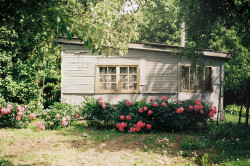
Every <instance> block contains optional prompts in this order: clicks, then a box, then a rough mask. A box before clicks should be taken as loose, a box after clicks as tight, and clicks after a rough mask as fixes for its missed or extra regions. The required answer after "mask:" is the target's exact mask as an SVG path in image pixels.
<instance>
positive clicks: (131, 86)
mask: <svg viewBox="0 0 250 166" xmlns="http://www.w3.org/2000/svg"><path fill="white" fill-rule="evenodd" d="M136 89H137V84H131V83H130V84H129V90H136Z"/></svg>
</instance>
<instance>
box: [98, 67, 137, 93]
mask: <svg viewBox="0 0 250 166" xmlns="http://www.w3.org/2000/svg"><path fill="white" fill-rule="evenodd" d="M95 85H96V86H95V91H96V92H97V93H107V92H108V93H139V87H140V86H139V68H138V66H137V65H126V66H125V65H124V66H114V65H112V66H103V65H99V66H97V67H96V84H95Z"/></svg>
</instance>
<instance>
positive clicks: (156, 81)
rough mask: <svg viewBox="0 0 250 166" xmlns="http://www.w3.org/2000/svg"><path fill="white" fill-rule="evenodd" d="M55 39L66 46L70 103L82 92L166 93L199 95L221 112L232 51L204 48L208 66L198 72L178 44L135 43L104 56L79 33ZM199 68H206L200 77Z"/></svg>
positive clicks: (113, 96)
mask: <svg viewBox="0 0 250 166" xmlns="http://www.w3.org/2000/svg"><path fill="white" fill-rule="evenodd" d="M56 41H57V42H58V43H61V44H62V46H63V51H62V54H61V56H62V64H61V65H62V66H61V75H62V80H61V98H62V100H66V102H68V103H70V104H80V103H81V101H83V100H84V99H83V96H87V97H95V98H98V97H99V96H102V97H103V99H104V101H106V102H110V103H113V104H115V103H117V101H121V100H123V99H127V100H131V101H139V100H142V99H144V98H146V99H149V98H154V99H160V98H161V97H162V96H163V95H165V96H167V97H168V101H179V100H188V99H192V98H193V99H194V98H198V99H200V100H201V101H203V102H206V103H207V104H208V105H211V106H216V107H217V108H219V112H222V110H223V81H224V62H225V61H226V60H228V59H229V58H230V57H231V55H230V54H228V53H225V52H215V51H210V50H204V55H205V56H204V58H205V59H204V60H205V67H203V68H202V69H198V68H197V70H196V71H194V70H191V69H190V61H189V60H188V59H186V58H184V57H183V56H176V55H172V54H171V52H172V50H173V49H178V48H180V47H178V46H169V45H163V44H149V43H138V44H135V43H131V44H129V50H128V54H127V55H126V56H123V57H121V56H115V55H114V56H109V57H105V56H97V55H95V54H92V51H91V50H88V49H86V48H84V47H83V44H82V41H81V40H80V39H77V38H72V39H71V40H67V39H66V38H65V37H59V38H57V39H56ZM197 71H199V72H202V74H201V76H200V77H201V78H199V79H198V78H197ZM219 117H222V114H220V115H219Z"/></svg>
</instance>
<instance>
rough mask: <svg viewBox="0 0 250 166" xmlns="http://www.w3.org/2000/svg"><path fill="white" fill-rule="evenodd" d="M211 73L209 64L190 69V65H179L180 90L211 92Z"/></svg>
mask: <svg viewBox="0 0 250 166" xmlns="http://www.w3.org/2000/svg"><path fill="white" fill-rule="evenodd" d="M212 75H213V74H212V67H211V66H205V67H203V68H200V67H198V66H197V67H196V70H191V66H188V65H181V91H183V92H184V91H187V92H190V91H203V92H212V91H213V84H212Z"/></svg>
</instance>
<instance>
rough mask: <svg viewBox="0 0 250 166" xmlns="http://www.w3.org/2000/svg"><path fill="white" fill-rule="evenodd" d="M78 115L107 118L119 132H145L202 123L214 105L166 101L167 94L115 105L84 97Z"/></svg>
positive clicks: (186, 127) (190, 126)
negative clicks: (159, 97) (147, 99)
mask: <svg viewBox="0 0 250 166" xmlns="http://www.w3.org/2000/svg"><path fill="white" fill-rule="evenodd" d="M82 108H83V109H82V116H83V117H84V118H85V119H87V120H101V121H111V122H114V123H116V127H117V128H118V129H119V130H120V131H124V130H125V131H128V130H129V131H130V132H132V133H134V132H139V131H148V130H150V129H151V127H152V128H153V129H160V130H166V129H174V130H185V129H192V128H196V127H197V125H198V124H199V123H204V124H205V123H206V122H207V120H208V119H209V118H210V117H213V116H214V114H215V113H216V108H215V107H214V108H212V107H209V108H208V106H207V105H206V104H205V103H203V102H200V101H199V100H198V99H196V100H195V101H193V100H188V101H182V102H174V103H168V101H167V97H166V96H163V97H162V99H161V100H155V101H154V99H150V100H149V102H147V101H146V100H142V101H140V102H134V103H131V102H130V101H128V100H123V101H120V102H118V103H117V104H116V105H110V104H109V103H104V102H103V100H102V97H100V98H99V99H94V98H86V97H85V101H84V102H83V103H82Z"/></svg>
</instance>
